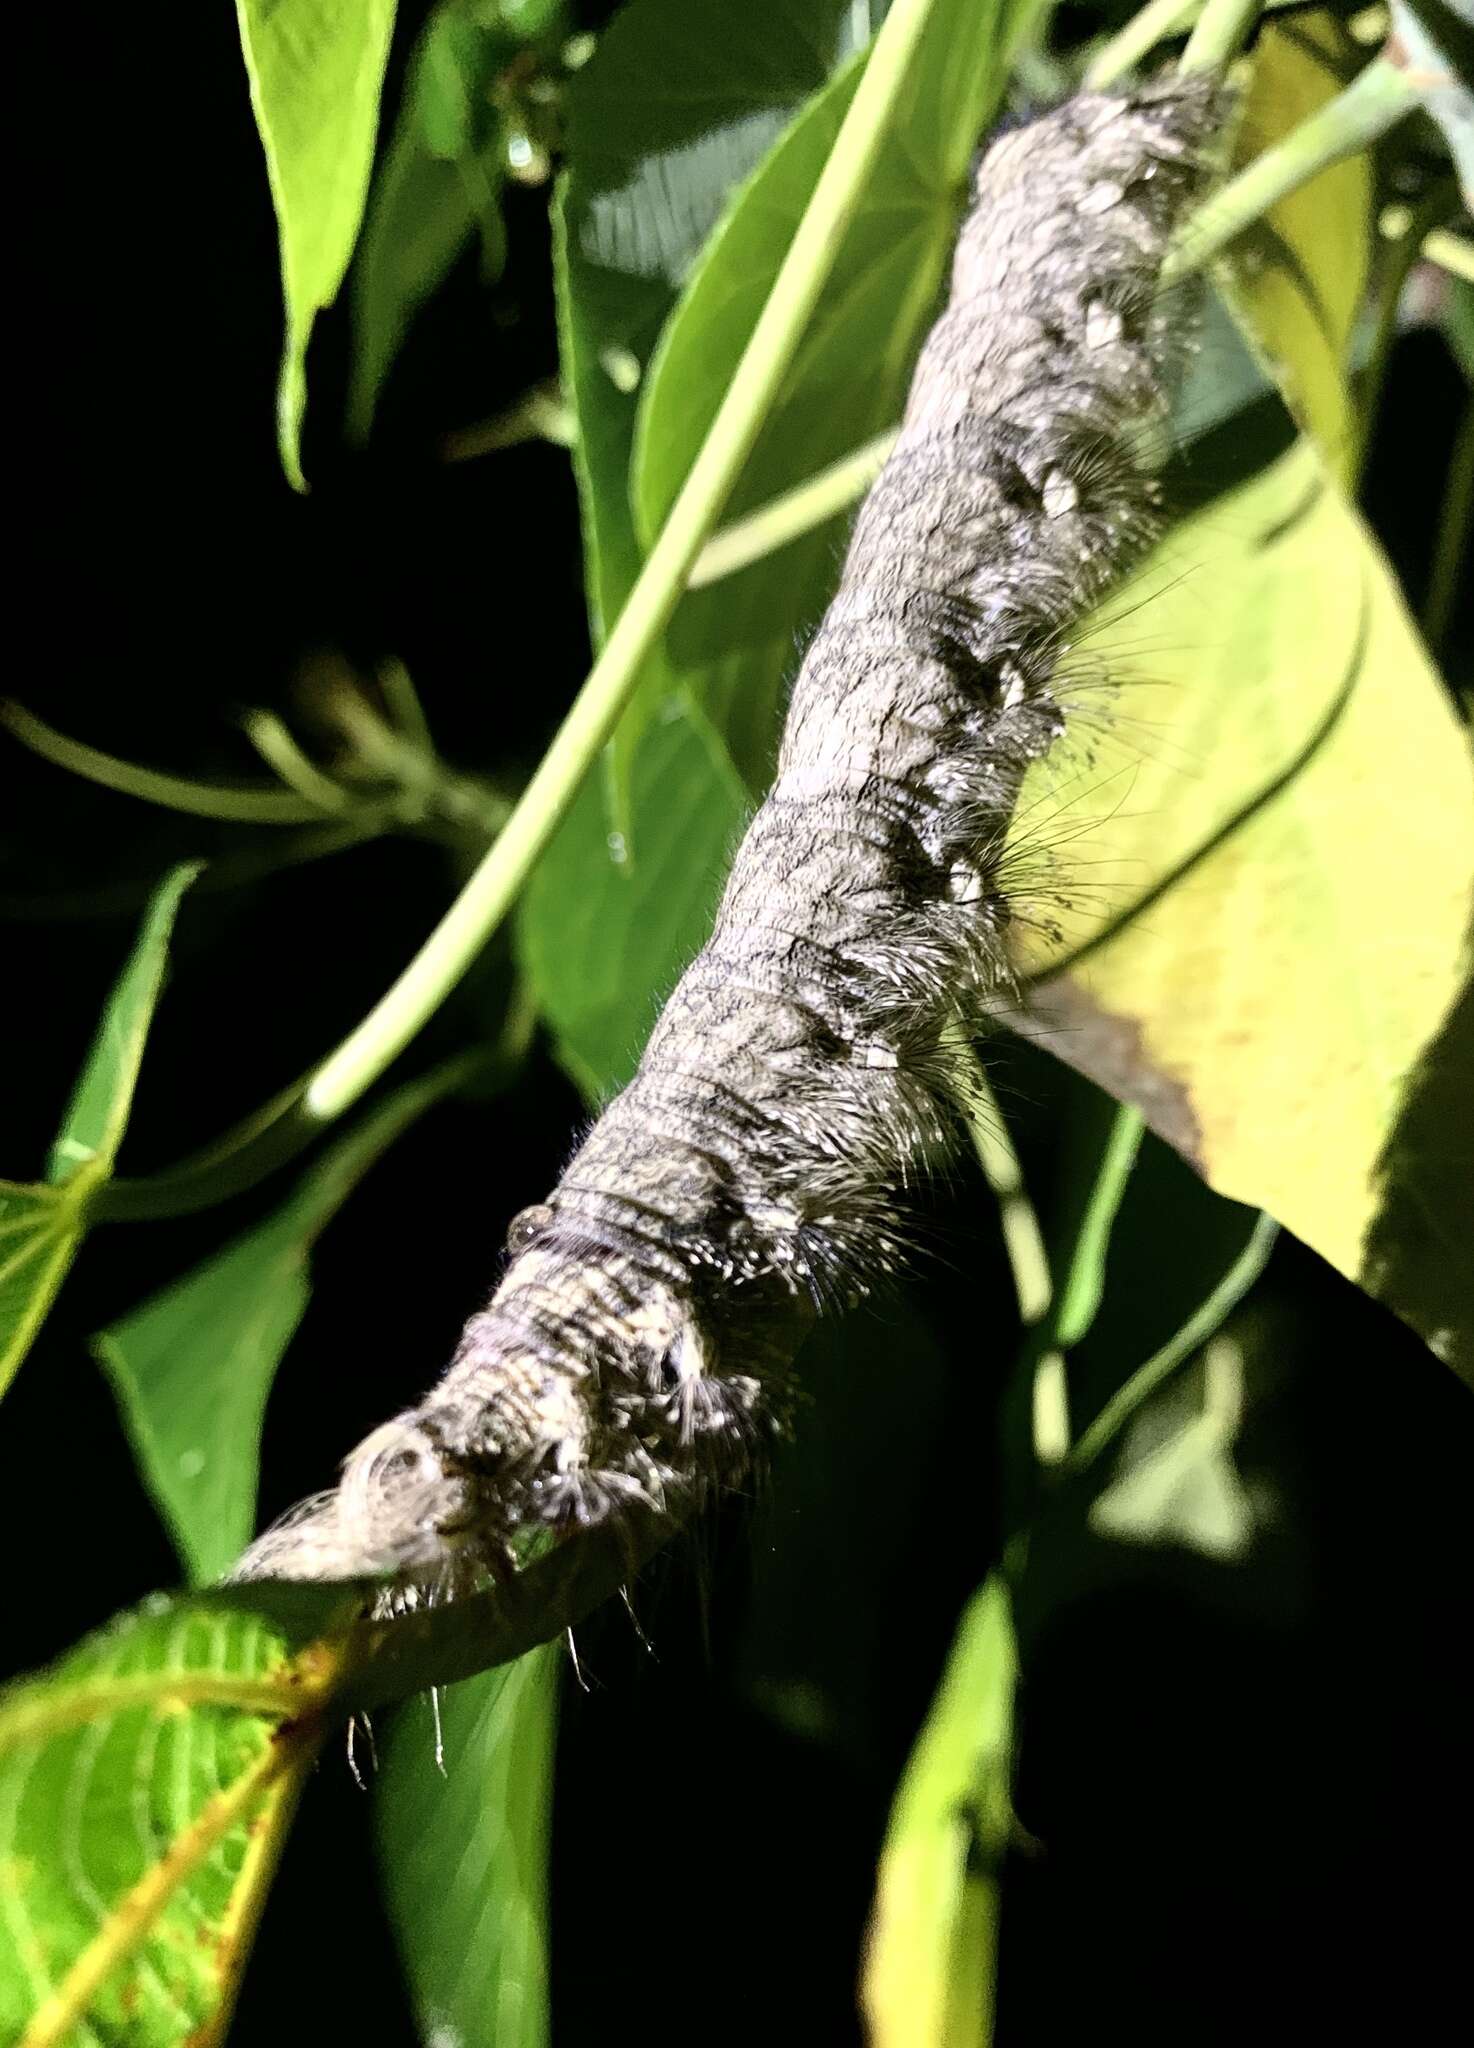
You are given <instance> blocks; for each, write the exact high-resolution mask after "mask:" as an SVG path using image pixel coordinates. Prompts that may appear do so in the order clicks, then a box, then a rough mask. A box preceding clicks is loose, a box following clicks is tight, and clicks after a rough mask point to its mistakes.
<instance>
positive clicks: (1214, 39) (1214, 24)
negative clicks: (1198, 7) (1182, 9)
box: [1178, 0, 1262, 71]
mask: <svg viewBox="0 0 1474 2048" xmlns="http://www.w3.org/2000/svg"><path fill="white" fill-rule="evenodd" d="M1261 4H1262V0H1206V4H1205V5H1204V8H1203V11H1202V13H1201V14H1200V15H1199V16H1198V20H1197V26H1196V27H1195V28H1194V30H1193V32H1192V34H1191V35H1190V36H1189V37H1188V39H1187V48H1186V49H1185V50H1184V51H1183V53H1182V62H1181V64H1180V65H1179V66H1178V69H1179V70H1181V71H1221V70H1222V69H1223V68H1224V66H1225V65H1226V64H1228V63H1230V62H1231V61H1232V60H1233V58H1235V57H1236V56H1237V55H1238V53H1239V51H1240V50H1241V49H1242V48H1243V44H1244V38H1245V37H1246V36H1247V35H1248V33H1249V30H1250V28H1251V27H1252V26H1253V24H1254V22H1255V21H1256V20H1257V19H1258V16H1259V9H1260V6H1261Z"/></svg>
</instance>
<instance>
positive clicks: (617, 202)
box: [554, 0, 870, 859]
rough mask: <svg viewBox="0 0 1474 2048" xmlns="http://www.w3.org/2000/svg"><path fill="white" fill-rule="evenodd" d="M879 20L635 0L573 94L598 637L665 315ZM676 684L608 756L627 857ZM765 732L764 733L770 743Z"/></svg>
mask: <svg viewBox="0 0 1474 2048" xmlns="http://www.w3.org/2000/svg"><path fill="white" fill-rule="evenodd" d="M869 26H870V22H869V11H868V8H867V7H866V6H864V5H862V6H861V7H860V8H858V9H856V7H855V6H853V5H852V4H850V0H801V4H798V5H795V4H794V0H753V4H751V5H748V6H744V7H742V8H740V9H738V8H729V9H722V10H719V11H718V12H716V13H715V14H713V13H712V12H710V11H709V10H708V11H705V12H697V11H693V10H692V9H691V8H690V7H689V6H688V5H687V4H686V0H634V4H632V5H630V6H628V7H626V8H624V9H623V10H622V11H621V12H620V13H619V14H618V15H617V16H616V17H615V19H614V21H613V22H612V23H611V24H610V26H609V28H608V30H607V31H606V33H605V34H604V36H603V38H602V39H601V41H600V44H599V47H598V50H597V51H596V53H595V55H594V57H593V58H592V60H591V61H590V63H589V65H588V68H587V70H586V71H584V72H583V73H582V74H581V75H580V76H579V78H578V80H577V81H576V83H575V85H574V87H573V90H572V91H571V93H570V95H569V105H568V117H569V129H568V153H569V164H570V168H569V172H568V175H567V176H566V177H565V179H564V180H563V181H562V184H561V185H560V187H559V191H558V196H557V202H556V207H555V215H554V282H555V287H556V290H557V295H558V323H559V354H560V358H561V362H562V373H563V384H564V389H565V392H566V394H567V397H568V400H569V403H570V405H571V406H572V409H573V413H574V417H575V419H576V421H577V427H578V432H577V437H576V439H575V442H574V468H575V473H576V475H577V478H578V486H579V500H580V505H581V508H582V513H583V534H584V557H585V583H586V589H587V595H588V604H589V615H590V620H591V623H592V626H593V632H594V638H595V641H596V642H598V641H602V639H603V638H604V635H605V633H606V632H607V630H608V628H609V626H610V625H611V624H612V622H613V620H614V619H615V618H616V617H617V615H618V613H619V610H620V607H621V606H622V605H623V603H624V600H625V598H626V596H627V595H628V593H629V590H630V587H631V585H632V584H633V582H634V580H635V576H636V574H637V573H638V570H639V566H640V562H641V558H642V555H643V549H642V547H641V545H640V542H639V540H638V538H637V537H636V533H635V526H634V519H633V515H632V510H631V505H630V476H629V467H630V451H631V448H632V446H633V442H634V432H635V418H636V410H637V404H638V395H639V390H640V384H641V380H642V379H643V377H644V374H645V370H646V367H647V365H648V363H649V360H650V356H651V353H652V351H653V349H654V347H655V345H656V341H657V338H658V336H659V334H660V331H661V328H662V325H663V323H664V322H665V320H666V318H667V316H668V315H669V313H670V311H671V309H672V307H673V306H674V305H675V303H676V300H677V298H678V296H679V293H680V289H681V286H682V284H683V282H684V280H685V278H686V275H687V273H688V272H689V270H690V268H691V265H692V264H693V263H694V262H695V260H696V258H697V255H698V254H699V252H700V250H701V246H702V243H703V242H704V241H705V239H706V237H707V235H708V234H709V233H710V232H711V230H712V228H713V227H714V226H715V225H716V223H717V221H718V220H719V219H720V218H721V216H722V214H723V212H724V211H725V210H726V209H727V208H728V207H729V206H730V205H731V204H732V203H733V195H734V193H735V192H737V191H738V190H740V188H741V185H742V182H743V180H744V179H745V178H746V177H747V176H748V174H749V173H750V172H751V170H752V169H753V167H754V165H755V164H757V163H758V162H759V161H760V160H761V159H762V157H763V155H764V153H765V152H766V151H767V150H768V149H769V148H770V147H771V145H772V144H773V143H774V141H775V140H776V139H777V137H778V136H779V135H781V134H782V132H783V129H784V127H785V125H786V123H787V122H788V120H789V119H790V117H791V116H792V115H793V113H794V112H795V110H796V109H797V108H799V107H800V106H802V105H803V103H804V101H805V100H806V99H807V98H808V97H809V95H810V94H811V93H813V92H815V91H817V90H818V88H819V87H821V86H822V85H823V84H824V83H825V81H826V80H827V79H828V78H829V77H830V76H831V74H832V72H833V71H834V69H835V67H836V66H837V65H838V64H840V63H841V62H842V61H843V60H844V58H846V57H847V56H848V55H849V54H850V53H851V52H852V51H853V49H854V47H855V37H856V35H857V33H858V35H859V36H860V37H861V39H863V38H864V36H865V35H867V34H868V32H869ZM780 253H781V252H780ZM696 445H697V444H696V442H695V441H694V440H693V441H692V443H691V446H692V448H693V449H694V448H695V446H696ZM681 690H682V683H681V680H680V678H679V677H678V676H677V675H676V674H675V673H674V672H673V670H672V669H671V667H670V664H669V663H668V662H667V660H666V658H665V654H664V651H663V650H661V651H659V652H657V653H656V654H654V655H653V656H652V657H651V658H650V660H649V661H648V662H647V663H646V666H645V671H644V674H643V675H642V677H641V680H640V683H639V686H638V688H637V690H636V692H635V696H634V699H633V700H632V702H631V703H630V705H629V706H628V707H627V709H626V711H625V714H624V716H623V718H622V719H621V720H620V723H619V726H618V727H617V728H616V731H615V734H614V737H613V740H612V741H611V742H610V746H609V748H608V750H607V753H606V761H605V797H606V800H607V804H608V809H609V819H610V826H611V829H612V830H614V831H616V832H618V833H619V834H620V835H621V836H622V837H623V839H624V840H625V843H626V846H627V848H628V850H629V852H630V855H631V857H632V858H635V859H638V858H639V857H640V847H639V838H640V834H639V831H638V829H637V825H636V821H635V819H634V818H633V816H632V812H631V807H630V798H629V783H630V777H631V774H632V772H633V760H634V753H635V749H636V748H637V746H638V744H639V739H640V735H641V733H642V732H643V731H644V729H645V727H646V725H647V724H648V723H649V721H650V719H651V718H653V717H654V716H656V715H657V713H658V712H659V711H660V709H661V707H662V706H663V705H664V704H665V703H667V702H668V701H669V700H670V698H671V697H673V696H677V695H679V694H680V693H681ZM769 709H771V707H769ZM767 737H768V735H767V732H766V729H765V732H764V738H763V744H766V739H767Z"/></svg>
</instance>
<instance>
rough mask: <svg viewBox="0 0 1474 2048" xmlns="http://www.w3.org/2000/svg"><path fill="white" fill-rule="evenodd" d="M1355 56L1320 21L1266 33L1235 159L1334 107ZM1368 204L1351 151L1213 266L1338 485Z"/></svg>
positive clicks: (1347, 466)
mask: <svg viewBox="0 0 1474 2048" xmlns="http://www.w3.org/2000/svg"><path fill="white" fill-rule="evenodd" d="M1358 54H1359V52H1358V49H1357V45H1356V44H1355V43H1354V42H1353V41H1352V40H1351V38H1350V36H1349V34H1348V32H1347V30H1346V28H1345V26H1344V24H1343V23H1341V22H1339V21H1337V19H1336V18H1335V16H1334V15H1332V14H1330V13H1328V12H1321V13H1316V14H1309V15H1304V16H1301V17H1299V18H1298V19H1297V20H1296V21H1295V22H1294V23H1293V24H1290V25H1284V24H1281V23H1277V22H1269V23H1266V24H1265V25H1264V27H1263V28H1262V30H1261V32H1260V35H1259V38H1258V42H1257V44H1256V46H1255V52H1254V63H1253V71H1252V76H1251V82H1250V86H1249V91H1248V96H1247V100H1246V102H1245V106H1244V112H1243V119H1242V122H1241V124H1240V127H1239V130H1238V134H1237V139H1236V152H1235V154H1236V161H1238V162H1240V163H1243V162H1247V161H1249V160H1250V159H1251V158H1253V157H1255V156H1257V155H1259V154H1260V153H1261V151H1263V150H1265V149H1267V148H1269V147H1270V146H1271V145H1272V144H1274V143H1277V142H1279V141H1281V140H1282V139H1283V138H1284V137H1285V136H1287V135H1288V134H1290V133H1291V131H1292V130H1293V129H1295V128H1297V127H1298V126H1299V125H1300V123H1301V122H1302V121H1304V120H1306V119H1308V118H1309V117H1310V116H1311V115H1312V114H1315V113H1318V112H1319V110H1320V109H1321V108H1322V107H1323V106H1325V105H1326V104H1327V103H1328V102H1329V101H1330V100H1332V99H1334V98H1335V96H1336V94H1337V93H1338V92H1339V91H1340V89H1341V82H1342V77H1343V76H1344V70H1345V67H1346V66H1347V64H1348V63H1351V62H1354V61H1355V60H1356V58H1357V56H1358ZM1373 197H1374V191H1373V177H1372V160H1371V157H1370V155H1369V154H1368V152H1367V151H1366V150H1361V151H1359V152H1358V153H1357V154H1356V155H1354V156H1349V157H1346V158H1344V159H1343V160H1342V161H1341V162H1340V163H1337V164H1332V165H1330V166H1329V167H1328V168H1327V169H1325V170H1323V171H1321V172H1320V173H1319V174H1318V176H1316V177H1314V178H1312V179H1310V180H1309V182H1308V183H1307V184H1304V185H1301V186H1299V187H1298V188H1297V189H1296V190H1295V191H1293V192H1291V193H1289V194H1288V195H1287V197H1285V198H1284V199H1281V200H1278V201H1276V203H1275V204H1274V205H1273V206H1272V207H1271V208H1270V209H1269V211H1268V212H1267V213H1266V214H1265V215H1264V216H1263V218H1262V219H1261V220H1260V221H1258V222H1256V224H1255V226H1254V227H1253V228H1252V229H1251V230H1250V232H1249V233H1248V234H1247V235H1246V236H1245V237H1244V238H1243V239H1242V241H1241V242H1240V243H1239V245H1238V249H1237V250H1236V252H1235V254H1234V256H1233V257H1232V258H1231V259H1230V260H1229V261H1228V262H1226V263H1225V264H1223V265H1222V266H1220V268H1221V271H1222V274H1223V275H1224V278H1225V282H1226V288H1227V290H1228V295H1229V303H1230V305H1231V307H1232V308H1233V310H1234V312H1235V313H1236V314H1237V316H1238V318H1239V320H1240V322H1241V323H1242V325H1243V327H1244V328H1245V330H1246V332H1247V334H1248V336H1249V338H1250V340H1251V342H1252V343H1253V345H1254V347H1255V348H1256V349H1257V351H1258V353H1259V354H1260V355H1261V356H1262V358H1263V359H1264V360H1265V362H1266V363H1267V365H1268V367H1269V370H1270V372H1271V374H1272V375H1273V377H1274V379H1275V381H1276V383H1277V384H1278V386H1279V388H1280V391H1281V393H1282V394H1283V396H1284V399H1285V403H1286V404H1287V406H1288V407H1289V409H1290V412H1291V413H1292V415H1293V416H1294V418H1295V420H1296V422H1297V424H1298V425H1299V426H1300V427H1302V428H1303V429H1304V430H1305V432H1307V433H1309V434H1312V435H1314V437H1315V438H1316V440H1317V441H1318V442H1319V443H1320V446H1321V449H1322V451H1323V452H1324V454H1325V456H1326V458H1327V460H1328V462H1329V463H1330V465H1331V467H1332V468H1333V469H1334V471H1335V472H1336V474H1337V475H1338V476H1340V477H1341V478H1342V479H1343V480H1345V479H1348V478H1349V477H1350V476H1351V475H1352V473H1353V471H1354V467H1355V463H1356V456H1357V433H1356V414H1355V407H1354V404H1353V397H1352V391H1351V386H1350V382H1349V377H1348V371H1349V367H1350V363H1349V358H1350V346H1351V333H1352V328H1353V326H1354V324H1355V322H1356V318H1357V315H1358V314H1359V313H1360V311H1361V308H1362V304H1363V301H1364V299H1365V295H1366V286H1367V278H1368V275H1369V273H1370V266H1371V252H1372V239H1373V220H1372V202H1373Z"/></svg>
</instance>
